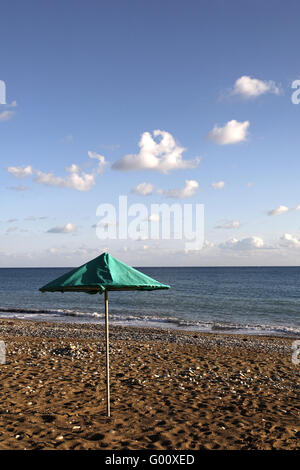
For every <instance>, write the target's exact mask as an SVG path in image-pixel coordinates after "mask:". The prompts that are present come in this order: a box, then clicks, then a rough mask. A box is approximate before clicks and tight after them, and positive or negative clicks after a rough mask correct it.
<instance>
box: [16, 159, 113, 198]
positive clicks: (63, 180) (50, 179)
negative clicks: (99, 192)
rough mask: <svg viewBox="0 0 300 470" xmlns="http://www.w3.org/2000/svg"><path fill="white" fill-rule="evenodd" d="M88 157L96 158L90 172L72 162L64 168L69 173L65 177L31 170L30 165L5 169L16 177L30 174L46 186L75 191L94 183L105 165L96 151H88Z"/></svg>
mask: <svg viewBox="0 0 300 470" xmlns="http://www.w3.org/2000/svg"><path fill="white" fill-rule="evenodd" d="M88 155H89V157H90V158H92V159H95V160H98V165H97V167H96V168H94V169H93V170H92V171H91V172H90V173H86V172H84V171H82V170H81V168H80V167H79V166H78V165H77V164H75V163H73V164H72V165H71V166H69V167H67V168H66V171H67V172H68V173H69V174H68V175H67V176H65V177H61V176H56V175H54V174H53V173H45V172H43V171H41V170H33V169H32V167H31V166H27V167H25V168H22V167H8V169H7V171H8V172H9V173H11V174H12V175H13V176H15V177H16V178H25V177H26V176H30V175H32V174H34V175H35V177H34V181H35V182H36V183H38V184H43V185H47V186H58V187H60V188H72V189H76V190H77V191H89V190H90V189H91V188H92V187H93V186H94V185H95V184H96V176H97V175H99V174H101V173H102V172H103V170H104V168H105V166H106V165H107V162H106V160H105V157H104V156H103V155H99V154H97V153H96V152H91V151H89V152H88Z"/></svg>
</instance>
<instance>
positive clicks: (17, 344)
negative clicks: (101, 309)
mask: <svg viewBox="0 0 300 470" xmlns="http://www.w3.org/2000/svg"><path fill="white" fill-rule="evenodd" d="M0 340H2V341H4V342H5V344H6V364H2V365H0V368H1V375H0V382H1V384H0V385H1V386H0V399H1V403H2V411H1V413H0V449H75V450H76V449H113V450H122V449H130V450H134V449H165V450H171V449H172V450H173V449H187V450H201V449H232V450H235V449H255V450H263V449H294V450H295V449H299V448H300V427H299V407H298V402H299V388H300V368H299V365H295V364H293V363H292V360H291V355H292V348H291V345H292V341H293V340H292V339H290V338H278V337H274V336H260V335H259V336H252V335H230V334H223V333H222V334H219V333H199V332H194V331H192V332H190V331H185V330H180V331H179V330H176V331H174V330H173V329H170V330H164V329H158V328H137V327H124V326H122V327H121V326H113V325H112V326H111V327H110V354H111V409H112V418H111V419H109V418H106V416H105V343H104V326H103V325H99V324H97V325H90V324H80V325H79V324H78V323H73V324H71V323H68V324H66V323H57V322H37V321H36V320H34V321H30V320H12V319H5V320H4V319H2V320H1V321H0Z"/></svg>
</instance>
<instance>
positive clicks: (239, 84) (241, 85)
mask: <svg viewBox="0 0 300 470" xmlns="http://www.w3.org/2000/svg"><path fill="white" fill-rule="evenodd" d="M265 93H274V94H275V95H279V93H280V89H279V87H278V86H277V85H276V84H275V82H273V81H272V80H259V79H258V78H251V77H249V76H248V75H243V76H242V77H240V78H238V79H237V80H236V82H235V84H234V88H233V91H232V94H233V95H241V96H243V97H244V98H256V97H257V96H260V95H263V94H265Z"/></svg>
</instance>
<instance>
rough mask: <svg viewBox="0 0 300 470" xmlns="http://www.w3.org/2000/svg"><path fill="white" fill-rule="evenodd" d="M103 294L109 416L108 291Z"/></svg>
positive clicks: (107, 412)
mask: <svg viewBox="0 0 300 470" xmlns="http://www.w3.org/2000/svg"><path fill="white" fill-rule="evenodd" d="M104 295H105V340H106V414H107V416H108V417H110V390H109V333H108V293H107V290H106V291H105V292H104Z"/></svg>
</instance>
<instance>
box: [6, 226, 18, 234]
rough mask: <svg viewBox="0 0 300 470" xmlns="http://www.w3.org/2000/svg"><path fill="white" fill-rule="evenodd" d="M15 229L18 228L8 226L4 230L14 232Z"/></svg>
mask: <svg viewBox="0 0 300 470" xmlns="http://www.w3.org/2000/svg"><path fill="white" fill-rule="evenodd" d="M16 230H18V227H8V229H7V230H6V233H12V232H16Z"/></svg>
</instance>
